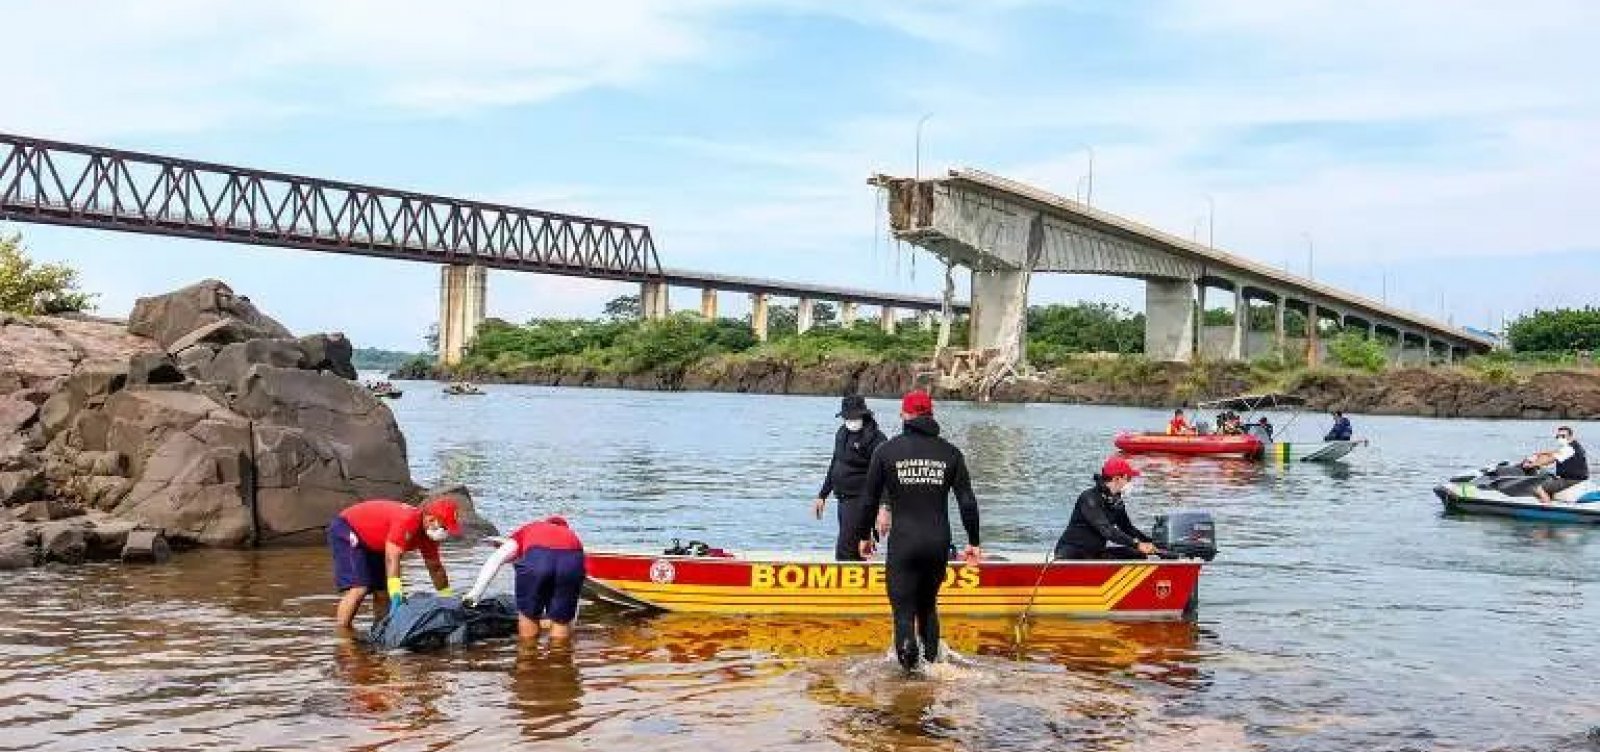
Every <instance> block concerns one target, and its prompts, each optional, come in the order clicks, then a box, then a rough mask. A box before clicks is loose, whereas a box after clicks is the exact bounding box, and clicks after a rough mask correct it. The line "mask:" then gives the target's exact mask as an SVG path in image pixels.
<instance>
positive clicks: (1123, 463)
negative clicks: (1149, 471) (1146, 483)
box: [1100, 457, 1139, 478]
mask: <svg viewBox="0 0 1600 752" xmlns="http://www.w3.org/2000/svg"><path fill="white" fill-rule="evenodd" d="M1100 477H1102V478H1137V477H1139V471H1138V470H1135V469H1134V468H1133V465H1130V464H1128V461H1127V460H1125V459H1123V458H1121V457H1112V458H1111V459H1108V460H1106V464H1104V465H1101V466H1100Z"/></svg>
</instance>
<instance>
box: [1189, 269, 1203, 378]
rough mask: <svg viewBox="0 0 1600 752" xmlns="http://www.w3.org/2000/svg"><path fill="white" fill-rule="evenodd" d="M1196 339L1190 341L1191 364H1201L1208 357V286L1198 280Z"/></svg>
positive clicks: (1195, 319) (1195, 295)
mask: <svg viewBox="0 0 1600 752" xmlns="http://www.w3.org/2000/svg"><path fill="white" fill-rule="evenodd" d="M1194 300H1195V303H1194V307H1195V313H1194V337H1193V339H1191V340H1190V347H1191V349H1190V352H1189V362H1190V363H1199V362H1200V361H1202V360H1205V356H1206V348H1205V344H1206V336H1205V335H1206V286H1205V283H1203V282H1200V281H1199V280H1196V281H1195V283H1194Z"/></svg>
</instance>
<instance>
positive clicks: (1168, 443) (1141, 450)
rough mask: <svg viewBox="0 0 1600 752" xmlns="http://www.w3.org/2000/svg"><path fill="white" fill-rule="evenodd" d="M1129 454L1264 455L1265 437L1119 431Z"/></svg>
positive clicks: (1120, 444) (1121, 446)
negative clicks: (1263, 440) (1121, 432)
mask: <svg viewBox="0 0 1600 752" xmlns="http://www.w3.org/2000/svg"><path fill="white" fill-rule="evenodd" d="M1113 443H1115V444H1116V445H1117V448H1118V449H1121V450H1122V451H1124V452H1127V453H1129V454H1189V455H1201V456H1210V457H1248V458H1255V457H1259V456H1261V450H1262V444H1261V440H1260V439H1258V438H1256V437H1254V436H1251V435H1249V434H1244V435H1238V436H1220V435H1210V436H1170V435H1168V434H1164V433H1123V434H1117V438H1116V441H1115V442H1113Z"/></svg>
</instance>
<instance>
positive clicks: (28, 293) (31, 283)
mask: <svg viewBox="0 0 1600 752" xmlns="http://www.w3.org/2000/svg"><path fill="white" fill-rule="evenodd" d="M93 300H94V295H92V294H89V293H85V292H81V291H79V290H78V270H76V269H73V268H72V267H70V266H67V265H65V264H40V263H37V262H35V261H34V260H32V259H30V258H28V254H27V252H26V251H25V250H24V249H23V247H22V236H21V235H12V236H11V237H8V238H0V311H5V312H6V313H16V314H21V315H23V316H43V315H49V314H54V313H70V312H73V311H84V310H88V309H89V308H91V307H92V306H91V302H92V301H93Z"/></svg>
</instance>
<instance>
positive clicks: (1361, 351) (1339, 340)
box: [1328, 332, 1389, 373]
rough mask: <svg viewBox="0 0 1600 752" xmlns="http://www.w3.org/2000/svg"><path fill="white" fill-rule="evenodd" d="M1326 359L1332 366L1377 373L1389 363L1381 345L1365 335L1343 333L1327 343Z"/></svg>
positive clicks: (1385, 351)
mask: <svg viewBox="0 0 1600 752" xmlns="http://www.w3.org/2000/svg"><path fill="white" fill-rule="evenodd" d="M1328 357H1329V358H1331V359H1332V360H1333V363H1334V365H1339V366H1343V367H1345V368H1355V369H1359V370H1362V371H1371V372H1373V373H1377V372H1378V371H1382V370H1383V367H1384V366H1385V365H1387V364H1388V362H1389V353H1388V351H1387V350H1386V349H1385V348H1384V346H1383V343H1381V342H1378V341H1376V340H1373V339H1370V338H1368V337H1367V336H1366V335H1365V334H1359V333H1356V332H1344V333H1343V334H1340V335H1339V336H1337V337H1334V338H1333V339H1332V340H1330V341H1329V342H1328Z"/></svg>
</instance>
